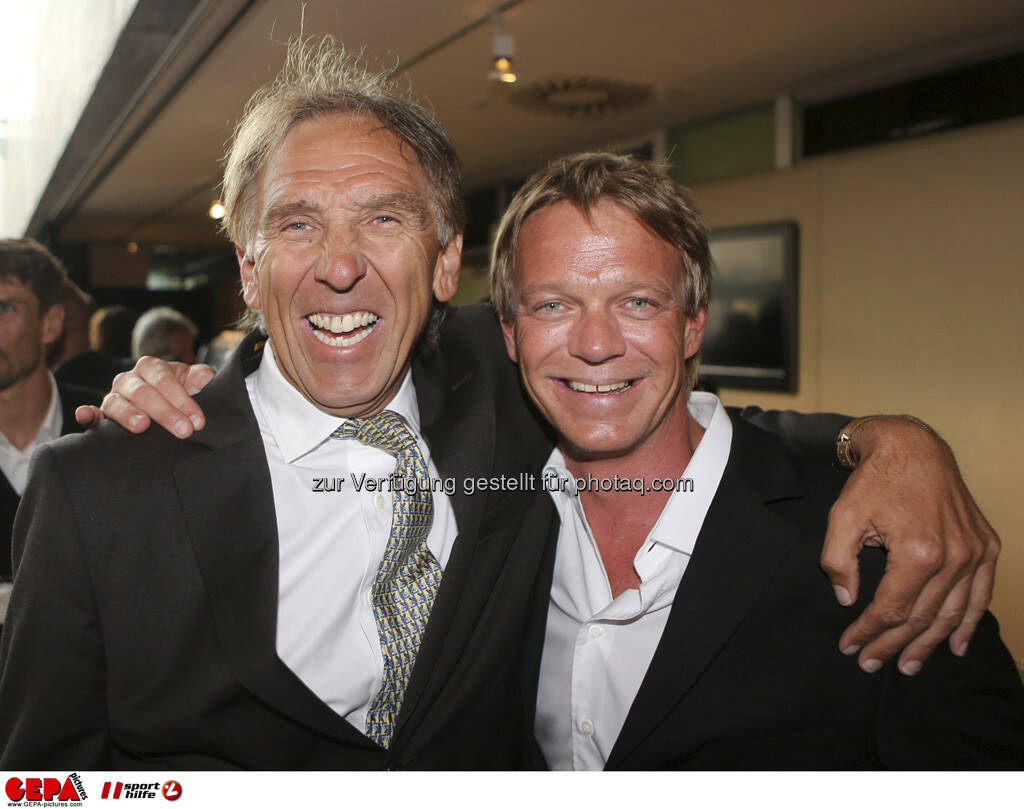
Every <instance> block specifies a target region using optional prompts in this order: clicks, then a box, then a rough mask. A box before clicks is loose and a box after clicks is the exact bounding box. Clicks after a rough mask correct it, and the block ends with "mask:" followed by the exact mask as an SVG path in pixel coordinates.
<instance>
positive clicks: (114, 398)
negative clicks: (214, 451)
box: [103, 374, 194, 438]
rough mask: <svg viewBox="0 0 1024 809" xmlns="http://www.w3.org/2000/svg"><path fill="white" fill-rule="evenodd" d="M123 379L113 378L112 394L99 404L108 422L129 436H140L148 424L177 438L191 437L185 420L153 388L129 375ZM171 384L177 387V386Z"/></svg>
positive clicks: (185, 416)
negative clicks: (111, 420) (154, 425)
mask: <svg viewBox="0 0 1024 809" xmlns="http://www.w3.org/2000/svg"><path fill="white" fill-rule="evenodd" d="M125 377H126V378H125V379H121V378H120V375H119V376H118V377H117V378H115V381H114V387H115V391H114V392H111V393H109V394H107V398H106V399H104V400H103V412H104V413H105V414H106V415H107V417H108V418H112V419H114V420H115V421H116V422H117V423H118V424H120V425H121V426H122V427H127V428H128V429H129V430H131V431H132V432H143V431H144V430H145V429H146V428H148V427H149V424H150V420H152V421H155V422H156V423H157V424H159V425H160V426H161V427H163V428H164V429H165V430H167V431H168V432H169V433H172V434H173V435H176V436H177V437H178V438H187V437H188V436H190V435H191V434H192V433H193V431H194V429H193V424H192V422H191V421H190V420H189V418H188V416H187V415H186V414H185V413H183V412H182V411H181V410H179V409H178V408H177V407H175V406H174V405H173V404H171V403H170V402H168V401H167V399H166V398H165V397H164V396H163V394H162V393H161V391H160V390H159V389H158V388H157V387H156V386H154V385H150V384H147V383H146V382H144V381H143V380H141V379H140V378H139V377H137V376H134V375H132V374H126V375H125ZM174 384H176V385H178V387H179V388H180V387H181V386H180V385H179V384H178V383H177V382H175V383H174ZM108 401H109V406H108Z"/></svg>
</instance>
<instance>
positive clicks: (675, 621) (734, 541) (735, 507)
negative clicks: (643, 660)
mask: <svg viewBox="0 0 1024 809" xmlns="http://www.w3.org/2000/svg"><path fill="white" fill-rule="evenodd" d="M800 493H801V490H800V484H799V481H798V479H797V477H796V473H795V471H794V470H793V467H792V464H791V463H790V462H789V459H788V458H787V457H786V455H785V454H784V453H783V452H782V451H781V448H780V447H779V446H778V444H777V443H776V442H775V441H774V440H773V439H772V438H771V437H769V436H767V435H765V434H764V433H762V432H761V431H759V430H757V429H756V428H754V427H751V426H749V425H747V424H745V423H743V422H742V420H736V419H734V420H733V442H732V449H731V451H730V458H729V462H728V465H727V466H726V469H725V474H724V475H723V477H722V481H721V483H720V484H719V487H718V492H717V493H716V495H715V498H714V500H713V502H712V504H711V508H710V509H709V511H708V514H707V517H706V518H705V519H704V524H703V527H702V528H701V532H700V535H699V537H698V539H697V544H696V547H695V548H694V553H693V556H692V558H691V559H690V563H689V565H688V566H687V569H686V573H685V574H684V576H683V580H682V582H681V583H680V585H679V589H678V591H677V592H676V597H675V600H674V602H673V606H672V609H671V612H670V614H669V619H668V623H667V625H666V626H665V630H664V632H663V633H662V637H661V640H660V641H659V643H658V648H657V651H656V652H655V654H654V658H653V659H652V661H651V665H650V667H649V668H648V670H647V674H646V676H645V677H644V680H643V683H642V685H641V686H640V690H639V692H638V693H637V695H636V698H635V699H634V701H633V705H632V707H631V708H630V711H629V714H628V715H627V717H626V721H625V723H624V725H623V728H622V731H621V732H620V733H619V737H618V739H617V740H616V743H615V746H614V748H613V749H612V752H611V754H610V756H609V758H608V762H607V768H608V769H613V768H616V767H622V766H626V767H629V766H630V765H629V763H628V758H629V755H630V753H631V752H632V751H633V750H635V749H636V748H637V746H638V745H640V744H641V743H642V742H643V740H644V739H646V738H647V737H648V736H649V735H650V734H651V733H652V732H653V731H654V730H655V729H656V728H657V727H658V725H660V724H661V722H662V721H664V720H665V718H666V717H668V715H669V714H670V713H671V712H672V710H673V709H674V708H675V706H677V705H678V704H679V703H680V701H681V700H683V699H684V697H685V696H686V694H687V692H688V691H689V690H690V689H691V688H692V687H693V685H694V683H696V682H697V680H698V679H699V678H700V677H701V675H702V674H703V672H704V671H705V669H706V668H707V667H708V665H709V664H710V663H711V661H712V660H713V659H714V657H715V655H716V654H717V653H718V651H719V649H721V648H722V646H723V645H724V644H725V643H726V642H727V641H728V639H729V636H730V635H731V634H732V632H733V631H734V630H735V628H736V627H737V626H738V625H739V624H740V622H741V621H743V619H744V617H745V616H746V615H747V613H748V612H749V611H750V610H751V608H752V607H753V606H754V604H755V602H756V601H757V598H758V595H759V594H760V592H761V591H762V590H763V588H764V586H765V585H766V584H767V583H768V581H769V580H770V579H771V578H772V576H773V575H774V573H775V571H776V569H777V568H778V566H779V564H780V563H781V562H782V560H783V559H784V558H785V557H786V555H787V553H788V552H789V549H790V547H791V546H792V544H793V542H794V540H795V539H796V538H797V535H798V533H799V531H798V529H797V528H796V527H795V526H793V525H791V524H789V523H787V522H785V521H784V520H782V519H781V518H779V517H778V516H777V515H776V514H775V513H774V512H773V511H772V510H771V509H769V508H768V507H767V505H766V504H767V503H770V502H773V501H776V500H780V499H788V498H791V497H797V496H800Z"/></svg>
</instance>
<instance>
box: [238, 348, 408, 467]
mask: <svg viewBox="0 0 1024 809" xmlns="http://www.w3.org/2000/svg"><path fill="white" fill-rule="evenodd" d="M253 377H254V386H255V393H256V396H257V398H258V399H259V402H260V405H261V407H262V408H263V413H264V416H265V417H266V424H267V427H268V428H269V429H270V431H271V433H272V434H273V436H274V440H275V441H276V442H277V445H278V447H280V449H281V455H282V457H283V458H284V460H285V462H286V463H293V462H294V461H296V460H297V459H299V458H301V457H302V456H303V455H305V454H306V453H308V452H310V451H311V450H313V449H315V448H316V447H318V446H319V445H320V444H322V443H323V442H324V441H326V440H327V439H328V438H329V437H330V435H331V433H333V432H334V431H335V430H336V429H337V428H338V426H339V425H341V424H343V423H344V422H345V421H346V420H345V419H343V418H340V417H339V416H334V415H331V414H330V413H325V412H324V411H323V410H321V409H320V408H318V407H317V406H316V405H314V404H313V403H312V402H310V401H309V400H308V399H307V398H306V397H305V396H303V395H302V394H301V393H299V391H298V390H297V389H296V388H295V386H294V385H292V384H291V383H290V382H289V381H288V380H287V379H285V378H284V374H282V373H281V369H280V367H279V366H278V364H277V359H276V358H275V357H274V351H273V348H272V345H271V341H270V340H267V344H266V347H265V348H264V349H263V361H262V362H261V363H260V365H259V367H258V368H257V369H256V370H255V371H253ZM385 407H386V409H388V410H394V411H395V412H396V413H398V414H399V415H401V416H403V417H404V418H405V420H406V421H407V422H408V423H409V428H410V429H411V430H412V432H413V435H414V436H416V437H417V438H419V434H420V411H419V406H418V404H417V402H416V389H415V388H414V387H413V384H412V373H411V372H407V373H406V375H405V379H403V380H402V385H401V387H400V388H399V389H398V393H397V394H395V397H394V398H393V399H392V400H391V401H390V402H388V403H387V405H385Z"/></svg>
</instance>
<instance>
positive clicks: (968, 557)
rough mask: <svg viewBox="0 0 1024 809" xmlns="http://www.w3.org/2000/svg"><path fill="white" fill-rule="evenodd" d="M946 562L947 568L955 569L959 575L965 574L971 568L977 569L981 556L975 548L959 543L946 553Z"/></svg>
mask: <svg viewBox="0 0 1024 809" xmlns="http://www.w3.org/2000/svg"><path fill="white" fill-rule="evenodd" d="M945 560H946V566H947V567H951V568H953V570H955V571H956V572H957V573H963V572H964V571H966V570H968V569H969V568H973V567H977V565H978V563H979V562H980V561H981V555H980V554H979V553H978V552H977V551H976V549H975V548H974V547H973V546H971V545H968V544H966V543H957V544H955V545H953V546H952V547H950V548H949V549H948V550H947V551H946V554H945Z"/></svg>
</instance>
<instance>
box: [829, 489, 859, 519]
mask: <svg viewBox="0 0 1024 809" xmlns="http://www.w3.org/2000/svg"><path fill="white" fill-rule="evenodd" d="M852 510H853V509H852V507H851V506H850V504H849V503H848V502H847V501H846V498H845V497H843V496H842V495H840V497H839V499H838V500H836V501H835V502H834V503H833V504H832V507H831V508H830V509H829V510H828V519H829V522H833V521H836V522H842V521H844V520H845V519H846V518H847V517H848V516H849V515H850V514H851V513H852Z"/></svg>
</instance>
